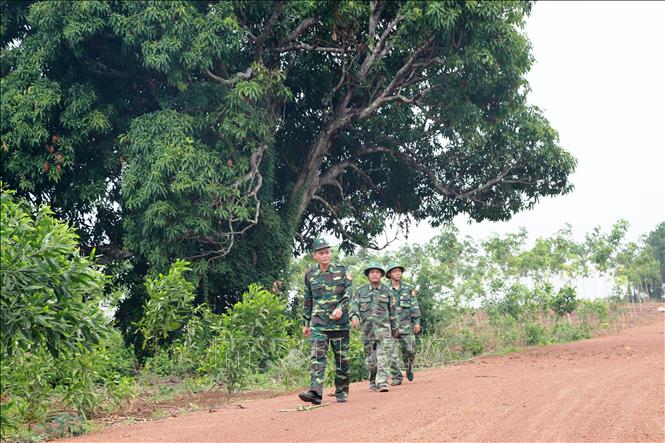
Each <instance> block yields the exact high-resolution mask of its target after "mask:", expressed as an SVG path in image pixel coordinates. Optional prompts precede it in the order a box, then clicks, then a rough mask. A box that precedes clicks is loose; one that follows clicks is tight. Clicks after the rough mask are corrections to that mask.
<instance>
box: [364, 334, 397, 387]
mask: <svg viewBox="0 0 665 443" xmlns="http://www.w3.org/2000/svg"><path fill="white" fill-rule="evenodd" d="M391 342H392V339H390V338H384V339H378V340H366V339H363V349H364V351H365V365H366V366H367V370H368V371H369V383H370V385H371V384H376V385H377V386H379V385H382V384H387V383H388V369H389V365H390V348H391Z"/></svg>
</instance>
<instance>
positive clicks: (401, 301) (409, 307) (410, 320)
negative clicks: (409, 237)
mask: <svg viewBox="0 0 665 443" xmlns="http://www.w3.org/2000/svg"><path fill="white" fill-rule="evenodd" d="M403 272H404V266H402V265H399V264H397V263H390V264H388V270H387V273H386V274H387V277H388V278H390V286H391V288H392V291H393V294H394V295H395V302H396V304H397V320H398V322H399V335H398V336H397V340H393V347H392V353H391V358H390V369H391V372H392V379H393V380H392V383H391V385H393V386H397V385H401V384H402V371H401V369H400V364H399V355H398V350H399V349H398V348H400V349H401V351H402V358H403V359H404V366H405V367H406V378H407V379H408V380H409V381H413V361H414V359H415V357H416V335H417V334H419V333H420V331H421V330H422V328H421V327H420V307H419V306H418V300H417V299H416V290H415V289H413V287H412V286H409V285H404V284H402V273H403ZM398 343H399V344H398Z"/></svg>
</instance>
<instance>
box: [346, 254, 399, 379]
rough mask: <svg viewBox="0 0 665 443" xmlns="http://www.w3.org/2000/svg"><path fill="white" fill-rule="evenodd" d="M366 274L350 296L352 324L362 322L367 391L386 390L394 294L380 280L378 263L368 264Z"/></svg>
mask: <svg viewBox="0 0 665 443" xmlns="http://www.w3.org/2000/svg"><path fill="white" fill-rule="evenodd" d="M365 275H366V276H367V279H368V280H369V283H368V284H366V285H363V286H361V287H360V288H358V290H357V291H356V293H355V294H354V295H353V299H352V300H351V325H352V326H353V327H354V328H357V327H358V326H360V325H362V333H363V334H362V342H363V349H364V351H365V364H366V365H367V370H368V371H369V389H370V391H380V392H387V391H388V370H389V366H390V350H391V344H392V340H391V337H396V336H397V317H396V315H395V297H394V295H393V294H392V291H391V290H390V288H389V287H388V286H386V285H384V284H383V283H381V278H382V277H383V276H384V275H385V271H384V270H383V266H382V265H381V264H380V263H376V262H374V263H370V264H369V265H367V267H366V268H365Z"/></svg>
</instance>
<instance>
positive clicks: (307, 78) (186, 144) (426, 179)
mask: <svg viewBox="0 0 665 443" xmlns="http://www.w3.org/2000/svg"><path fill="white" fill-rule="evenodd" d="M1 5H2V29H1V44H2V66H1V69H2V73H1V75H2V80H1V81H2V124H1V137H2V151H1V154H0V155H2V169H1V174H2V179H3V180H4V181H5V182H6V183H7V184H8V185H9V186H10V187H12V188H15V189H17V191H18V193H19V194H20V195H22V196H25V197H27V198H28V199H30V200H32V201H34V202H48V203H50V204H51V205H52V207H53V208H54V210H55V211H56V212H57V213H58V214H59V215H60V216H61V217H64V218H65V219H67V220H70V221H71V222H73V223H74V224H75V225H76V226H77V227H78V229H79V231H80V234H81V238H82V240H83V241H84V243H85V246H86V247H87V248H92V247H96V248H97V251H98V253H100V254H101V255H100V260H107V261H108V260H122V259H129V260H132V263H133V264H134V265H135V266H136V268H135V269H139V270H140V273H144V272H145V271H146V270H147V269H151V268H156V269H162V270H163V269H165V268H166V266H167V265H168V263H169V262H171V261H172V260H174V259H175V258H184V259H188V260H190V261H191V262H192V267H193V269H194V270H195V272H196V274H197V275H199V276H201V278H200V279H199V294H200V297H203V298H204V299H207V300H208V301H210V302H212V303H213V304H214V305H215V306H217V307H219V308H222V307H223V306H224V304H225V303H228V302H229V301H232V300H233V298H234V296H235V295H236V294H239V293H240V292H241V291H242V289H243V288H245V287H246V286H247V284H248V283H249V282H251V281H260V282H264V283H270V282H272V280H274V279H275V278H277V277H278V276H279V275H280V273H281V272H282V271H283V269H284V267H285V264H286V263H287V261H288V258H289V255H290V254H291V253H292V252H299V251H303V250H304V249H305V248H306V247H307V244H308V243H309V242H310V241H311V239H312V237H314V236H316V235H319V234H320V233H322V232H328V233H331V234H335V235H337V236H339V237H340V238H341V239H342V246H343V247H344V248H345V249H346V250H351V249H353V248H354V247H355V246H357V245H361V246H370V247H372V246H373V247H379V246H380V245H378V244H377V240H376V239H377V237H378V236H379V235H380V234H381V233H382V232H384V229H385V227H386V226H387V225H388V224H391V223H396V224H398V225H399V226H401V227H402V228H403V229H407V228H408V226H409V224H410V223H412V222H413V221H420V220H425V219H429V220H430V221H431V222H432V223H435V224H440V223H445V222H447V221H450V220H451V219H452V218H453V217H454V216H455V215H457V214H460V213H466V214H469V215H470V216H471V217H472V218H473V219H475V220H478V221H480V220H505V219H508V218H510V217H511V215H512V214H514V213H515V212H518V211H520V210H523V209H526V208H530V207H531V206H533V205H534V204H535V203H536V202H537V201H538V199H539V198H541V197H543V196H549V195H558V194H563V193H566V192H568V191H569V190H570V189H571V185H570V183H569V181H568V177H569V175H570V173H571V172H572V171H573V169H574V167H575V160H574V159H573V158H572V157H571V156H570V155H569V154H568V153H567V152H566V151H565V150H563V149H562V148H561V147H560V146H559V144H558V137H557V133H556V131H555V130H553V129H552V128H551V127H550V125H549V123H548V121H547V120H546V119H545V117H544V116H543V115H542V113H541V111H540V110H539V109H537V108H535V107H533V106H530V105H529V104H528V103H527V93H528V90H529V87H528V84H527V82H526V80H525V76H526V74H527V72H528V71H529V69H530V67H531V64H532V61H533V59H532V56H531V52H530V45H529V42H528V39H527V38H526V36H525V35H524V34H523V32H522V28H523V24H524V20H525V17H526V16H527V15H528V13H529V11H530V9H531V3H530V2H470V1H468V2H467V1H450V2H430V1H408V2H407V1H395V2H393V1H390V2H389V1H368V2H361V1H351V0H349V1H273V2H267V1H266V2H256V1H235V2H215V1H169V2H139V1H132V2H122V1H81V2H64V1H63V2H58V1H24V2H18V1H7V0H3V1H2V3H1Z"/></svg>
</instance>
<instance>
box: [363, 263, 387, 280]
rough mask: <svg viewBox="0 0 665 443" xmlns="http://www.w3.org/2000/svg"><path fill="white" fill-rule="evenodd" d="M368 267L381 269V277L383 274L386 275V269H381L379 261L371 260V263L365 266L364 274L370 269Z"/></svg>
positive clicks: (367, 273) (367, 274)
mask: <svg viewBox="0 0 665 443" xmlns="http://www.w3.org/2000/svg"><path fill="white" fill-rule="evenodd" d="M370 269H378V270H379V271H381V276H382V277H383V276H384V275H386V270H385V269H383V265H382V264H381V263H379V262H376V261H373V262H372V263H370V264H369V265H367V267H366V268H365V275H366V276H369V271H370Z"/></svg>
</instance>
